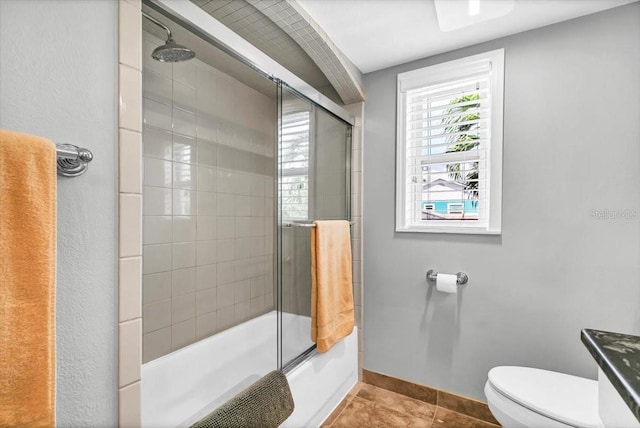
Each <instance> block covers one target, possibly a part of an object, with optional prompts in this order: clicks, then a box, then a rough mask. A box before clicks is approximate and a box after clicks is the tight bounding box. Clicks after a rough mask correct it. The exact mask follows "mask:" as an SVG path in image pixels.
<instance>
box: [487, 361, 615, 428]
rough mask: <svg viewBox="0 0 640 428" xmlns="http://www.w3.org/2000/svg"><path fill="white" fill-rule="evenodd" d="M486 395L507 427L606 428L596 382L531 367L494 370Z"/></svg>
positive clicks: (492, 408) (498, 418) (508, 367)
mask: <svg viewBox="0 0 640 428" xmlns="http://www.w3.org/2000/svg"><path fill="white" fill-rule="evenodd" d="M484 393H485V395H486V396H487V403H488V404H489V409H490V410H491V413H493V416H495V418H496V419H497V420H498V422H500V423H501V424H502V426H504V427H505V428H512V427H528V428H543V427H544V428H571V427H574V428H603V424H602V421H601V420H600V416H599V415H598V382H597V381H595V380H590V379H585V378H581V377H578V376H571V375H568V374H563V373H557V372H552V371H549V370H541V369H535V368H530V367H511V366H504V367H494V368H493V369H491V370H490V371H489V379H488V380H487V383H486V384H485V386H484Z"/></svg>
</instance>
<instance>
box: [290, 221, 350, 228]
mask: <svg viewBox="0 0 640 428" xmlns="http://www.w3.org/2000/svg"><path fill="white" fill-rule="evenodd" d="M349 226H353V222H352V221H350V222H349ZM282 227H316V225H315V224H313V223H294V222H289V223H282Z"/></svg>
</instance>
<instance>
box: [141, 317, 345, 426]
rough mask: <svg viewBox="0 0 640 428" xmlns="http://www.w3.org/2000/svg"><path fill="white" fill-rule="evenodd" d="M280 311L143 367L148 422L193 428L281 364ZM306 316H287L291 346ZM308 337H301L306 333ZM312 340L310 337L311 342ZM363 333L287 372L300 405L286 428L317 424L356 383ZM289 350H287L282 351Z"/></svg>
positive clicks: (285, 322)
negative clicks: (278, 347) (279, 351)
mask: <svg viewBox="0 0 640 428" xmlns="http://www.w3.org/2000/svg"><path fill="white" fill-rule="evenodd" d="M276 315H277V313H276V311H272V312H269V313H267V314H265V315H262V316H260V317H258V318H254V319H252V320H249V321H247V322H245V323H243V324H240V325H237V326H235V327H232V328H230V329H228V330H225V331H223V332H221V333H218V334H216V335H214V336H211V337H209V338H207V339H204V340H202V341H200V342H197V343H194V344H193V345H190V346H187V347H185V348H182V349H179V350H177V351H175V352H172V353H171V354H168V355H165V356H163V357H161V358H158V359H157V360H154V361H150V362H148V363H146V364H144V365H143V366H142V426H143V427H154V428H155V427H172V428H173V427H188V426H190V425H191V424H193V423H194V422H196V421H198V420H200V419H201V418H202V417H204V416H205V415H207V414H208V413H209V412H211V411H212V410H213V409H215V408H216V407H218V406H219V405H221V404H222V403H224V402H225V401H226V400H228V399H229V398H231V397H232V396H233V395H235V394H236V393H237V392H239V391H240V390H242V389H243V388H244V387H246V386H248V385H250V384H251V383H253V382H255V381H256V380H258V379H259V378H260V377H261V376H263V375H265V374H267V373H268V372H270V371H271V370H274V369H275V368H276V367H277V340H276V334H277V319H276ZM309 325H310V319H309V318H308V317H303V316H297V315H292V314H288V313H283V331H285V332H286V335H285V337H286V338H287V340H285V345H286V344H287V342H289V343H291V337H294V336H295V334H304V335H305V338H306V337H308V336H309ZM301 340H302V338H301ZM307 340H308V339H307ZM357 346H358V340H357V331H356V329H355V328H354V331H353V332H352V333H351V335H350V336H348V337H346V338H345V339H344V340H342V341H340V342H339V343H338V344H336V345H335V346H334V347H333V348H332V349H331V350H330V351H329V352H327V353H324V354H319V353H315V352H314V353H313V354H312V355H311V356H310V357H309V358H308V359H306V360H305V361H303V362H302V363H300V364H299V365H298V366H296V367H295V368H294V369H293V370H291V371H289V373H287V379H288V381H289V385H290V386H291V392H292V395H293V400H294V403H295V410H294V412H293V414H292V415H291V416H290V417H289V418H288V419H287V420H286V421H285V422H284V423H283V424H282V427H288V428H300V427H317V426H319V425H320V423H322V421H323V420H324V419H326V417H327V416H329V414H331V412H332V411H333V409H334V408H335V407H336V406H337V405H338V404H339V403H340V401H342V399H343V398H344V397H345V396H346V395H347V393H348V392H349V390H351V388H352V387H353V386H354V385H355V384H356V382H357V381H358V367H357V366H358V362H357V361H358V348H357ZM284 354H285V355H286V354H287V350H284Z"/></svg>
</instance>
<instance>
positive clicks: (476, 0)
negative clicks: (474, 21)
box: [469, 0, 480, 16]
mask: <svg viewBox="0 0 640 428" xmlns="http://www.w3.org/2000/svg"><path fill="white" fill-rule="evenodd" d="M479 13H480V0H469V16H474V15H477V14H479Z"/></svg>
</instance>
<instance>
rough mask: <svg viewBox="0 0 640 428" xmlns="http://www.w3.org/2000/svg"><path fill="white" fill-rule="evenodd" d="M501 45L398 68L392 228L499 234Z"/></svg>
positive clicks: (412, 230) (501, 112) (408, 230)
mask: <svg viewBox="0 0 640 428" xmlns="http://www.w3.org/2000/svg"><path fill="white" fill-rule="evenodd" d="M503 69H504V50H502V49H501V50H496V51H491V52H487V53H483V54H479V55H475V56H472V57H468V58H463V59H459V60H455V61H450V62H447V63H442V64H438V65H434V66H430V67H425V68H421V69H419V70H414V71H410V72H406V73H401V74H399V75H398V122H397V129H398V136H397V142H396V149H397V156H396V157H397V168H396V188H397V193H396V195H397V196H396V198H397V201H396V230H397V231H399V232H445V233H446V232H450V233H488V234H499V233H500V228H501V212H500V211H501V191H502V114H503V111H502V99H503V87H504V77H503V76H504V72H503Z"/></svg>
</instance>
